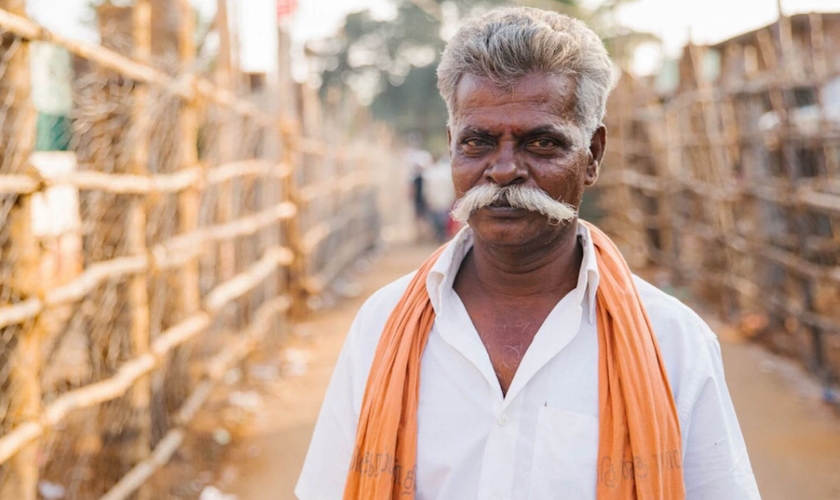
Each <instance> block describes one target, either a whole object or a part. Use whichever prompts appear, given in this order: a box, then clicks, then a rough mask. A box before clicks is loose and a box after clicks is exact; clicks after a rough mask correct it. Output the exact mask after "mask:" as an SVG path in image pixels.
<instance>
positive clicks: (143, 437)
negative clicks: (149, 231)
mask: <svg viewBox="0 0 840 500" xmlns="http://www.w3.org/2000/svg"><path fill="white" fill-rule="evenodd" d="M132 14H133V20H132V22H133V31H134V33H133V35H134V57H135V59H136V60H138V61H140V62H141V63H144V64H149V62H150V59H151V53H152V25H151V20H152V5H151V2H150V0H137V1H136V3H135V4H134V10H133V13H132ZM148 106H149V88H148V86H147V85H145V84H142V83H138V85H137V87H135V89H134V102H133V113H132V115H133V116H132V122H133V129H134V130H133V132H134V142H135V144H134V149H133V162H132V163H133V165H132V170H133V172H132V173H133V174H135V175H142V174H146V173H147V171H148V163H149V128H150V126H151V123H150V117H149V113H148ZM145 205H146V199H145V198H141V197H135V198H134V199H133V200H132V201H131V206H130V208H129V218H128V251H129V252H130V253H131V254H132V255H135V256H146V255H147V251H146V217H147V214H146V211H147V208H146V206H145ZM129 303H130V304H131V342H130V344H131V352H132V354H133V355H134V356H144V355H146V354H148V353H149V350H150V347H151V339H150V317H149V314H150V311H149V290H148V275H147V274H145V273H138V274H135V275H134V277H133V278H132V279H131V283H130V285H129ZM151 393H152V386H151V378H150V377H149V376H143V377H140V378H139V379H138V380H137V381H136V382H135V383H134V385H133V386H132V388H131V391H130V395H129V400H130V405H131V412H132V414H131V419H130V420H129V422H130V424H129V426H130V427H133V428H134V429H133V430H134V431H135V432H136V437H135V438H134V441H133V443H132V446H131V450H130V457H128V458H129V463H130V464H132V465H133V464H136V463H139V462H142V461H143V460H145V459H146V458H147V457H148V456H149V453H150V452H151V449H152V418H153V416H152V413H151V396H152V394H151ZM150 497H151V494H150V492H149V491H148V490H145V489H142V490H140V491H139V492H138V499H139V500H144V499H148V498H150Z"/></svg>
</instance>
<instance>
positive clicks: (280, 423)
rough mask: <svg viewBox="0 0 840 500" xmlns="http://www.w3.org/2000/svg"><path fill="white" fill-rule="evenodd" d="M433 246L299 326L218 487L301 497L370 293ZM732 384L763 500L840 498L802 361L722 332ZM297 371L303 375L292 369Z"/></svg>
mask: <svg viewBox="0 0 840 500" xmlns="http://www.w3.org/2000/svg"><path fill="white" fill-rule="evenodd" d="M429 251H430V249H429V248H421V249H418V248H400V249H398V251H391V252H388V253H387V254H385V255H384V256H383V257H382V258H380V259H378V260H376V261H374V264H373V266H372V268H371V269H370V270H369V271H368V272H366V273H362V274H360V275H359V276H358V285H359V286H360V289H359V290H358V292H359V296H358V297H357V298H355V299H352V300H344V301H341V302H340V303H339V304H338V305H337V306H336V307H333V308H330V309H328V310H325V311H324V312H322V313H320V314H318V315H314V316H313V317H312V318H311V319H310V320H309V321H307V322H306V323H304V324H301V325H299V326H298V327H297V335H296V336H295V337H294V338H293V339H292V340H291V343H290V347H291V349H292V351H287V352H286V353H285V355H286V356H287V357H290V358H291V359H292V360H293V363H292V364H295V363H297V364H298V366H301V365H300V361H301V359H300V358H301V357H306V356H308V359H307V360H306V361H307V365H306V366H307V370H306V372H305V373H303V374H302V375H298V376H294V375H286V376H284V377H282V378H279V379H277V380H275V381H274V382H273V383H272V384H271V385H270V386H268V390H267V391H266V392H267V393H266V395H265V397H264V403H263V405H264V406H263V407H262V409H261V410H260V411H259V413H258V417H257V418H256V419H255V421H254V425H252V426H249V427H248V430H247V431H246V432H245V436H244V437H242V438H241V439H239V440H238V441H237V442H235V443H234V444H233V445H232V446H231V449H230V450H229V452H228V453H227V458H228V460H227V462H226V464H225V466H224V468H223V472H222V474H221V477H220V479H219V481H218V482H217V486H218V487H219V488H220V489H221V490H222V491H224V492H226V493H231V494H235V495H237V497H238V499H239V500H269V499H270V500H275V499H277V500H286V499H293V498H294V495H293V489H294V484H295V481H296V480H297V475H298V473H299V472H300V468H301V466H302V464H303V459H304V456H305V453H306V448H307V446H308V443H309V438H310V435H311V433H312V429H313V426H314V423H315V418H316V417H317V414H318V409H319V407H320V403H321V398H322V397H323V393H324V391H325V390H326V386H327V383H328V381H329V377H330V374H331V371H332V365H333V363H334V361H335V358H336V357H337V356H338V352H339V349H340V348H341V343H342V340H343V336H344V333H345V331H346V330H347V328H348V327H349V325H350V322H351V321H352V319H353V316H354V314H355V311H356V309H357V308H358V307H359V305H360V304H361V303H362V302H363V300H364V297H367V296H368V295H369V294H370V293H372V292H373V291H375V290H376V289H377V288H379V287H380V286H382V285H384V284H385V283H388V282H389V281H391V280H393V279H395V278H397V277H399V276H401V275H403V274H405V273H407V272H409V271H410V270H412V269H414V268H416V267H417V265H418V264H419V263H420V262H421V261H422V260H423V258H425V256H426V255H428V253H429ZM716 329H717V330H718V331H719V332H720V336H721V343H722V345H723V349H724V351H723V353H724V354H723V355H724V362H725V364H726V371H727V379H728V382H729V387H730V390H731V392H732V396H733V399H734V401H735V406H736V407H737V410H738V415H739V418H740V421H741V426H742V428H743V431H744V434H745V437H746V440H747V445H748V447H749V450H750V455H751V458H752V463H753V468H754V470H755V473H756V476H757V478H758V483H759V488H760V489H761V492H762V497H763V498H764V500H833V499H840V414H838V412H836V411H834V410H832V409H830V408H827V407H826V406H824V405H823V404H822V403H821V402H820V399H819V393H820V391H819V388H818V387H817V386H816V385H815V384H813V383H812V382H811V381H810V379H809V378H808V377H807V376H806V375H804V374H803V373H802V372H801V371H800V370H799V369H798V368H797V367H796V366H795V365H793V364H791V363H789V362H787V361H783V360H780V359H778V358H776V357H774V356H771V355H769V354H768V353H766V352H765V351H764V350H763V349H762V348H760V347H758V346H754V345H751V344H746V343H743V342H741V341H740V340H739V339H738V338H737V335H735V334H734V333H733V332H732V331H730V330H729V329H727V328H725V327H723V326H717V327H716ZM291 371H292V372H294V371H295V370H291Z"/></svg>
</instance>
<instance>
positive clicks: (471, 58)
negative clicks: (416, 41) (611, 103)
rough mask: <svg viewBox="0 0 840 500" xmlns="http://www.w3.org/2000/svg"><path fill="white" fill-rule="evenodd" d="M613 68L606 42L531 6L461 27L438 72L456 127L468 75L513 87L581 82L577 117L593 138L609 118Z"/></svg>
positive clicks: (559, 16)
mask: <svg viewBox="0 0 840 500" xmlns="http://www.w3.org/2000/svg"><path fill="white" fill-rule="evenodd" d="M611 72H612V64H611V62H610V58H609V55H608V54H607V50H606V48H605V47H604V44H603V42H601V39H600V38H598V35H596V34H595V33H594V32H593V31H592V30H591V29H589V28H588V27H587V26H586V25H585V24H583V23H582V22H581V21H578V20H577V19H573V18H571V17H568V16H564V15H562V14H558V13H556V12H550V11H546V10H540V9H534V8H531V7H510V8H503V9H497V10H493V11H491V12H489V13H487V14H485V15H483V16H481V17H478V18H476V19H473V20H472V21H470V22H468V23H467V24H466V25H464V26H463V27H461V29H459V30H458V32H457V33H456V34H455V36H454V37H453V38H452V39H451V40H450V41H449V43H447V45H446V49H445V50H444V51H443V58H442V59H441V62H440V65H439V66H438V70H437V77H438V89H440V94H441V96H442V97H443V100H444V101H446V108H447V110H448V111H449V121H450V123H451V122H452V118H453V115H454V112H455V111H456V109H457V106H456V104H457V103H456V102H455V95H456V90H457V87H458V83H459V82H460V80H461V77H462V76H463V75H464V74H472V75H476V76H480V77H484V78H488V79H490V81H492V82H493V83H495V84H497V85H499V86H500V87H512V86H513V85H514V84H515V83H516V81H517V80H519V79H520V78H522V77H524V76H526V75H528V74H531V73H547V74H570V75H573V76H574V77H575V79H576V83H577V87H576V88H577V90H576V93H575V100H576V115H577V116H576V118H577V121H578V124H579V125H580V126H581V127H582V128H583V129H584V132H585V133H586V137H587V139H589V138H590V137H592V134H593V133H594V132H595V129H597V128H598V126H599V125H600V124H601V122H602V120H603V119H604V115H605V113H606V105H607V96H608V95H609V92H610V77H611Z"/></svg>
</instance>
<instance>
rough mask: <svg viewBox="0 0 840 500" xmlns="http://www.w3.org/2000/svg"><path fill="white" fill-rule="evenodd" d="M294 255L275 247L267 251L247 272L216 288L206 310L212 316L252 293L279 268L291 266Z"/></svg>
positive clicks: (287, 250) (210, 295) (206, 302)
mask: <svg viewBox="0 0 840 500" xmlns="http://www.w3.org/2000/svg"><path fill="white" fill-rule="evenodd" d="M293 260H294V254H293V253H292V251H291V250H289V249H288V248H283V247H275V248H271V249H269V250H268V251H266V253H265V255H264V256H263V258H262V259H260V260H258V261H257V262H256V263H254V264H253V265H252V266H251V267H250V268H249V269H248V270H247V271H245V272H243V273H240V274H238V275H236V276H235V277H233V278H232V279H230V280H228V281H227V282H225V284H224V285H220V286H218V287H216V288H215V289H214V290H213V291H212V292H210V293H209V294H208V295H207V298H206V299H205V309H206V310H207V311H208V312H209V313H210V314H216V313H218V312H219V311H220V310H221V309H222V308H223V307H224V306H225V305H227V304H228V303H230V302H231V301H233V300H234V299H236V298H239V297H241V296H242V295H243V294H245V293H246V292H248V291H250V290H251V289H252V288H254V287H255V286H256V285H258V284H259V283H260V282H261V281H263V280H264V279H266V278H267V277H268V276H269V275H270V274H271V273H273V272H274V271H275V269H277V267H278V266H285V265H289V264H290V263H291V262H292V261H293Z"/></svg>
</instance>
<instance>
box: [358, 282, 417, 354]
mask: <svg viewBox="0 0 840 500" xmlns="http://www.w3.org/2000/svg"><path fill="white" fill-rule="evenodd" d="M416 273H417V271H413V272H411V273H409V274H406V275H405V276H403V277H401V278H399V279H396V280H394V281H392V282H391V283H388V284H387V285H385V286H383V287H382V288H380V289H379V290H377V291H375V292H374V293H373V294H372V295H371V296H370V297H368V299H367V300H366V301H365V303H364V304H362V307H360V308H359V311H358V313H357V314H356V326H357V329H359V328H360V329H362V330H363V331H364V332H366V333H365V334H364V335H375V336H376V338H377V339H378V338H379V335H380V334H381V333H382V332H381V329H380V328H378V327H379V326H380V324H381V325H382V326H384V325H385V321H387V319H388V316H390V315H391V311H393V310H394V307H396V305H397V303H398V302H399V301H400V298H401V297H402V295H403V293H404V292H405V289H406V288H408V284H409V283H410V282H411V279H412V278H414V275H415V274H416ZM374 325H375V326H377V328H373V329H372V328H370V327H371V326H374Z"/></svg>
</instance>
